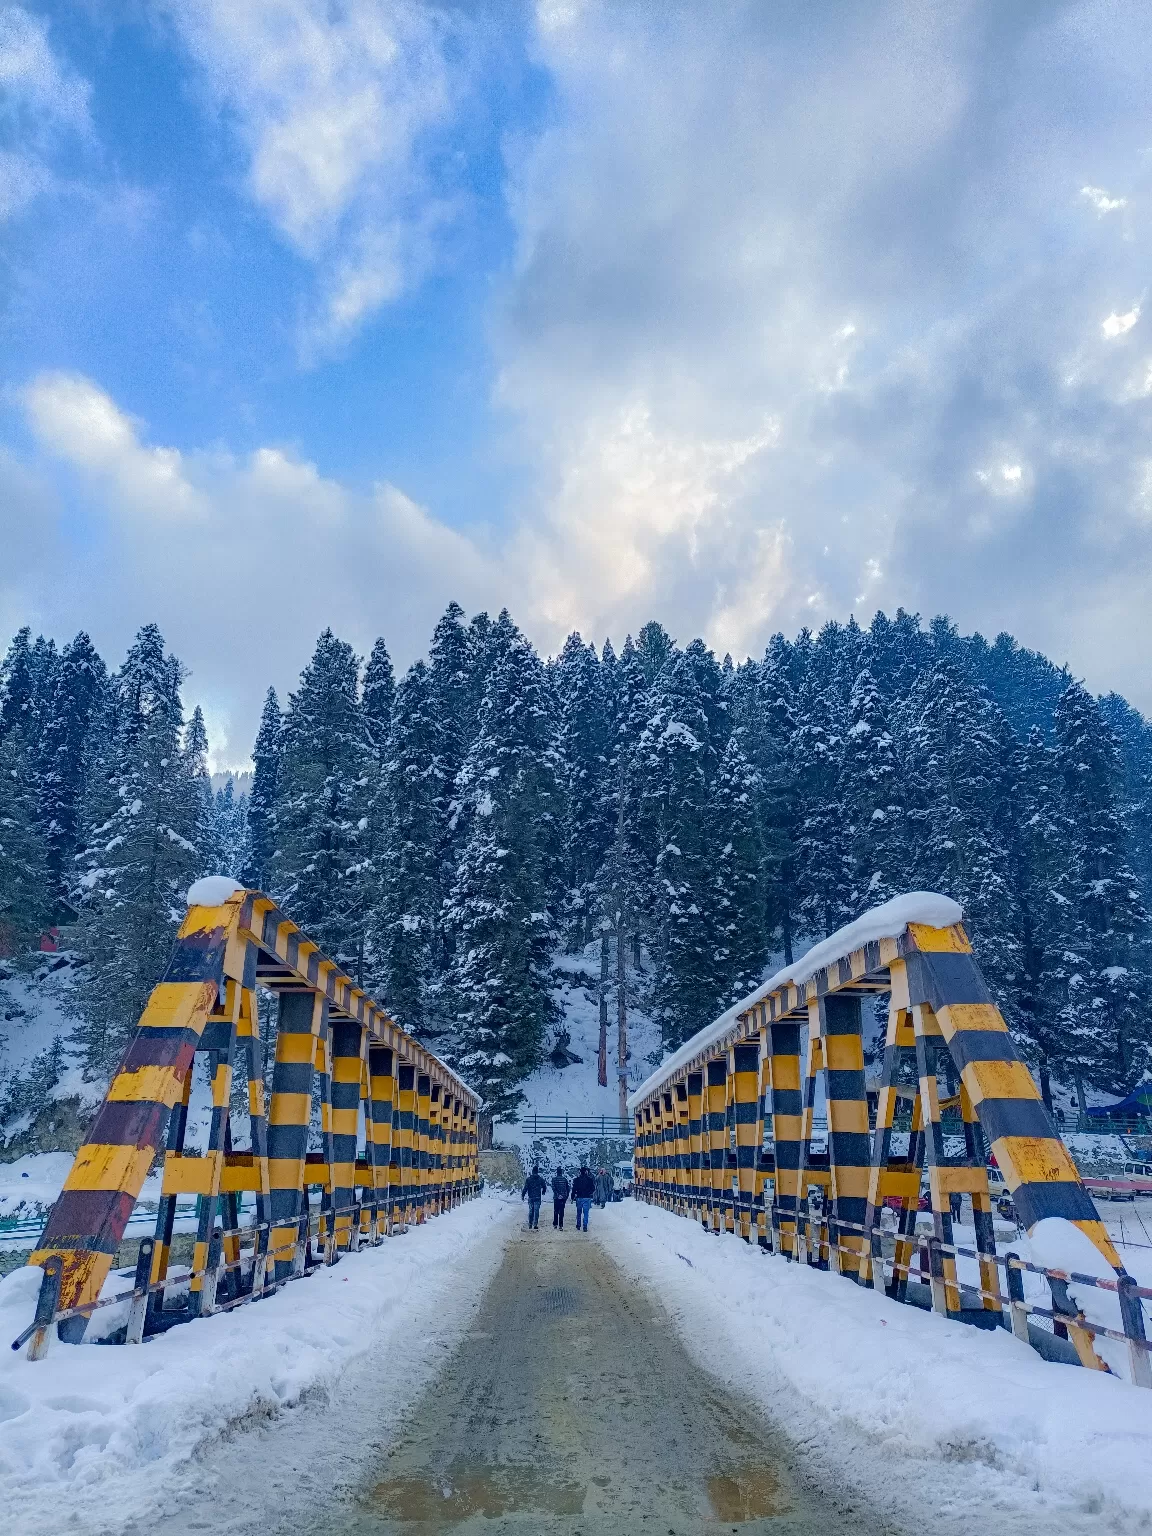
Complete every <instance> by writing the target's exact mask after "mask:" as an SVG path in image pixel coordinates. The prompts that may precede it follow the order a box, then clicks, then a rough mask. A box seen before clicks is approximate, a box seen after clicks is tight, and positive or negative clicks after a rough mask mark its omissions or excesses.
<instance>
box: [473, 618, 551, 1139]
mask: <svg viewBox="0 0 1152 1536" xmlns="http://www.w3.org/2000/svg"><path fill="white" fill-rule="evenodd" d="M501 620H502V621H503V620H504V616H503V615H502V616H501ZM495 627H497V626H494V628H495ZM504 628H505V629H506V630H508V631H510V632H509V633H506V634H505V635H504V636H503V637H502V638H501V641H500V647H499V651H498V653H497V654H498V659H497V660H496V661H495V663H494V665H493V666H492V669H491V670H490V672H489V674H488V682H487V686H486V687H485V690H484V698H483V701H482V703H481V706H480V716H479V730H478V733H477V736H476V740H475V741H474V742H473V744H472V747H471V750H470V751H469V754H468V757H467V760H466V762H465V764H464V767H463V769H462V770H461V772H460V776H459V780H458V784H457V796H458V799H459V802H460V806H461V811H460V815H461V821H462V825H463V827H464V828H466V835H465V839H464V843H463V848H462V851H461V854H460V858H459V862H458V864H457V869H456V879H455V882H454V884H453V888H452V892H451V896H450V898H449V901H448V903H447V906H446V909H445V913H444V920H445V922H446V923H447V925H448V927H449V928H450V930H451V932H452V934H453V936H454V939H455V944H454V953H453V963H452V971H451V975H450V977H449V992H450V996H451V998H452V1001H453V1014H454V1021H455V1023H454V1029H455V1040H454V1041H453V1044H452V1047H451V1050H452V1056H453V1058H454V1060H455V1061H456V1063H457V1064H458V1065H459V1067H460V1068H461V1070H462V1071H463V1073H464V1075H465V1076H466V1077H467V1078H468V1079H469V1081H470V1082H472V1084H473V1085H474V1086H475V1087H476V1088H477V1089H478V1090H479V1091H480V1092H481V1093H482V1094H483V1096H484V1099H485V1102H486V1105H487V1106H488V1108H489V1110H490V1112H491V1113H492V1114H493V1115H494V1116H495V1117H497V1118H500V1117H506V1116H507V1115H508V1114H510V1113H511V1112H512V1111H513V1110H514V1109H515V1107H516V1104H517V1103H518V1102H519V1101H520V1099H521V1097H522V1095H521V1093H520V1090H519V1088H518V1087H517V1084H518V1083H519V1082H520V1081H521V1080H522V1079H523V1078H524V1077H525V1076H526V1075H527V1073H529V1072H530V1071H531V1070H532V1069H533V1067H535V1066H536V1064H537V1063H538V1061H539V1060H540V1056H541V1052H542V1049H543V1045H544V1039H545V1035H546V1032H547V1030H548V1028H549V1027H550V1026H551V1025H552V1024H553V1023H555V1022H556V1020H557V1018H558V1012H557V1009H556V1004H555V1002H554V999H553V996H552V990H551V987H552V965H551V949H552V944H553V942H554V940H555V912H554V908H553V906H552V901H553V897H554V894H555V892H556V889H557V884H558V880H557V876H558V873H559V870H560V869H561V867H562V865H561V859H560V805H559V800H560V795H559V790H558V786H557V762H556V753H555V721H554V717H553V709H552V701H551V698H550V692H549V688H548V684H547V681H546V679H545V675H544V668H543V666H542V665H541V663H540V659H539V657H538V656H537V655H536V653H535V651H533V649H532V647H531V646H530V645H529V643H528V641H527V640H525V639H524V637H523V636H522V635H520V634H519V632H518V631H516V630H515V628H514V626H511V624H510V621H508V623H507V624H504Z"/></svg>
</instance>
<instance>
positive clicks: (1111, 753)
mask: <svg viewBox="0 0 1152 1536" xmlns="http://www.w3.org/2000/svg"><path fill="white" fill-rule="evenodd" d="M1054 730H1055V736H1056V767H1057V769H1058V771H1059V773H1060V777H1061V781H1062V787H1063V792H1064V801H1065V806H1066V814H1067V823H1068V829H1069V836H1070V844H1071V852H1072V860H1071V865H1072V868H1071V874H1070V881H1069V884H1070V904H1071V907H1072V910H1073V912H1074V913H1075V923H1074V928H1073V932H1072V943H1071V949H1072V951H1073V952H1074V953H1075V954H1076V956H1077V964H1076V966H1075V969H1074V970H1073V972H1072V974H1071V975H1070V977H1069V979H1068V999H1067V1003H1066V1005H1065V1008H1064V1010H1063V1020H1064V1032H1065V1035H1066V1038H1067V1039H1068V1041H1069V1045H1070V1049H1071V1050H1072V1051H1075V1053H1076V1055H1077V1056H1078V1057H1079V1060H1078V1061H1076V1062H1075V1069H1076V1070H1077V1071H1081V1070H1082V1071H1083V1072H1084V1074H1085V1075H1086V1076H1087V1077H1088V1078H1089V1081H1092V1082H1095V1083H1096V1084H1097V1085H1098V1086H1100V1087H1103V1088H1107V1089H1108V1090H1109V1091H1111V1092H1115V1093H1124V1092H1127V1091H1128V1090H1129V1089H1130V1088H1131V1087H1132V1086H1133V1085H1134V1084H1135V1083H1136V1082H1137V1081H1139V1079H1140V1078H1141V1076H1142V1075H1143V1073H1144V1072H1145V1071H1146V1070H1148V1067H1149V1065H1150V1063H1152V1039H1150V1029H1149V1025H1148V1021H1147V1005H1148V999H1149V981H1148V965H1147V944H1148V915H1147V912H1146V910H1145V907H1144V902H1143V898H1142V895H1141V892H1140V887H1139V882H1138V881H1137V879H1136V876H1135V874H1134V873H1133V870H1132V867H1131V865H1130V863H1129V861H1128V852H1127V831H1126V828H1125V826H1124V822H1123V818H1122V816H1121V814H1120V809H1119V798H1120V793H1121V769H1120V760H1119V751H1118V747H1117V742H1116V738H1115V736H1114V735H1113V733H1112V732H1111V731H1110V730H1109V728H1108V726H1107V725H1106V724H1105V722H1104V719H1103V717H1102V715H1101V712H1100V706H1099V705H1098V704H1097V702H1096V700H1095V699H1093V698H1092V696H1091V695H1090V694H1089V693H1088V692H1087V691H1086V690H1085V689H1084V688H1083V687H1082V686H1081V685H1080V684H1079V683H1076V682H1072V683H1070V684H1069V685H1068V687H1067V688H1066V689H1065V691H1064V693H1063V694H1062V696H1061V698H1060V701H1059V703H1058V704H1057V706H1056V714H1055V717H1054Z"/></svg>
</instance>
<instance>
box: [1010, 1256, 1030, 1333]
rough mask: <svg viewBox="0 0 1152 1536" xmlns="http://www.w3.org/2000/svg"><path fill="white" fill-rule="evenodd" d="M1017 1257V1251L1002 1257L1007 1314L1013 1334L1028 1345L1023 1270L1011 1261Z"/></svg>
mask: <svg viewBox="0 0 1152 1536" xmlns="http://www.w3.org/2000/svg"><path fill="white" fill-rule="evenodd" d="M1019 1258H1020V1255H1019V1254H1018V1253H1009V1254H1006V1255H1005V1258H1004V1273H1005V1275H1006V1276H1007V1279H1008V1316H1009V1319H1010V1320H1011V1328H1012V1332H1013V1334H1014V1336H1015V1337H1016V1338H1018V1339H1019V1340H1020V1342H1021V1344H1029V1345H1030V1344H1031V1343H1032V1340H1031V1339H1030V1338H1029V1336H1028V1314H1027V1312H1026V1311H1025V1310H1024V1272H1023V1271H1022V1270H1020V1269H1017V1268H1016V1265H1015V1264H1014V1263H1013V1262H1012V1261H1013V1259H1016V1260H1019Z"/></svg>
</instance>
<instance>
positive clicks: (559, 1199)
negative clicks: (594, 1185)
mask: <svg viewBox="0 0 1152 1536" xmlns="http://www.w3.org/2000/svg"><path fill="white" fill-rule="evenodd" d="M571 1191H572V1186H571V1184H569V1182H568V1179H567V1177H566V1176H565V1173H564V1170H563V1168H557V1170H556V1172H555V1173H554V1174H553V1175H552V1225H553V1226H554V1227H557V1228H559V1230H560V1231H561V1232H563V1230H564V1207H565V1205H566V1204H567V1201H568V1196H569V1194H570V1193H571Z"/></svg>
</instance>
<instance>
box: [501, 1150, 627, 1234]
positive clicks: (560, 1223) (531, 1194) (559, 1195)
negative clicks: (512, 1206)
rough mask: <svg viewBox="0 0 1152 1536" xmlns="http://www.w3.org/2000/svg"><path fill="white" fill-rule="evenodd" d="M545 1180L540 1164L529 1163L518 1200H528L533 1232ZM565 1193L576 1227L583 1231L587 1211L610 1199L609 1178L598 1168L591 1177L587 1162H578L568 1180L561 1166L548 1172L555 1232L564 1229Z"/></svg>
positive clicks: (585, 1229) (603, 1170) (610, 1183)
mask: <svg viewBox="0 0 1152 1536" xmlns="http://www.w3.org/2000/svg"><path fill="white" fill-rule="evenodd" d="M547 1188H548V1182H547V1180H546V1179H545V1177H544V1175H543V1174H542V1173H541V1172H540V1164H539V1163H533V1164H532V1172H531V1173H530V1174H529V1175H528V1177H527V1178H526V1179H525V1180H524V1188H523V1189H522V1190H521V1191H520V1198H521V1200H527V1202H528V1225H529V1227H531V1228H532V1229H533V1231H535V1230H536V1229H537V1228H538V1227H539V1225H540V1204H541V1202H542V1201H543V1199H544V1194H545V1191H546V1190H547ZM569 1196H571V1198H572V1199H573V1200H575V1202H576V1230H577V1232H587V1230H588V1212H589V1211H590V1210H591V1209H592V1205H593V1202H595V1204H596V1205H607V1204H608V1202H609V1200H611V1198H612V1180H611V1178H610V1176H609V1173H608V1170H607V1168H601V1169H600V1170H599V1172H598V1173H597V1174H596V1175H595V1177H593V1174H592V1170H591V1169H590V1168H589V1167H588V1165H587V1163H582V1164H581V1165H580V1172H579V1173H578V1174H577V1175H576V1177H575V1178H574V1179H572V1180H571V1181H570V1180H569V1178H568V1175H567V1174H566V1173H565V1172H564V1169H563V1168H557V1170H556V1172H555V1173H554V1174H553V1175H552V1225H553V1226H554V1227H555V1228H556V1229H557V1231H559V1232H563V1230H564V1208H565V1206H566V1205H567V1204H568V1199H569Z"/></svg>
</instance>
